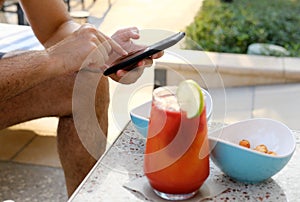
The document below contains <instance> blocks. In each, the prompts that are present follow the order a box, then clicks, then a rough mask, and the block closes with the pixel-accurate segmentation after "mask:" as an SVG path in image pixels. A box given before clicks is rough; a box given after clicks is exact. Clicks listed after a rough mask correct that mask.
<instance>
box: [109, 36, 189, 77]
mask: <svg viewBox="0 0 300 202" xmlns="http://www.w3.org/2000/svg"><path fill="white" fill-rule="evenodd" d="M184 36H185V33H184V32H178V33H176V34H174V35H172V36H170V37H168V38H166V39H163V40H161V41H159V42H157V43H155V44H153V45H151V46H149V47H147V48H146V49H143V50H140V51H137V52H134V53H131V54H129V55H127V56H125V57H123V58H120V59H118V60H117V61H116V62H115V63H114V64H113V65H112V66H111V67H109V68H107V69H106V70H105V71H104V73H103V74H104V75H105V76H108V75H110V74H113V73H115V72H117V71H118V70H120V69H125V70H127V71H129V70H131V69H133V68H135V66H136V64H137V63H138V62H139V61H141V60H143V59H145V58H147V57H150V56H152V55H154V54H155V53H158V52H160V51H162V50H165V49H167V48H169V47H171V46H173V45H175V44H176V43H178V42H179V41H180V40H181V39H182V38H184Z"/></svg>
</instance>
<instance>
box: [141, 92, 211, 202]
mask: <svg viewBox="0 0 300 202" xmlns="http://www.w3.org/2000/svg"><path fill="white" fill-rule="evenodd" d="M175 92H176V87H161V88H157V89H155V90H154V92H153V101H152V109H151V116H150V122H149V129H148V137H147V143H146V149H145V158H144V172H145V175H146V176H147V178H148V180H149V182H150V185H151V186H152V188H153V189H154V191H155V192H156V193H157V194H158V195H159V196H161V197H163V198H165V199H171V200H181V199H187V198H190V197H192V196H194V195H195V194H196V193H197V191H198V189H199V188H200V187H201V185H202V184H203V183H204V181H205V180H206V179H207V177H208V175H209V148H208V139H207V122H206V110H205V107H204V108H203V110H202V112H201V114H200V115H197V116H195V117H192V118H187V114H186V112H185V111H183V110H182V109H180V106H179V104H178V102H177V98H176V96H175Z"/></svg>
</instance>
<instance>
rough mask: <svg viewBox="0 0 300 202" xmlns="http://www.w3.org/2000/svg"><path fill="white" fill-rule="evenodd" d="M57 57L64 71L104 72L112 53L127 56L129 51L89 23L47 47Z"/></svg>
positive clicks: (51, 54)
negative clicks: (85, 70)
mask: <svg viewBox="0 0 300 202" xmlns="http://www.w3.org/2000/svg"><path fill="white" fill-rule="evenodd" d="M47 52H48V53H49V55H50V56H51V57H53V58H55V59H56V61H57V62H58V63H57V64H58V65H57V66H58V67H59V68H60V69H59V70H58V71H61V72H62V73H68V72H76V71H79V70H80V69H87V70H89V71H93V72H103V71H104V70H105V69H106V68H107V66H106V63H107V62H108V60H109V58H110V57H109V55H111V54H112V53H115V54H118V55H120V56H126V55H127V52H126V51H125V50H124V49H123V48H122V47H121V46H120V45H119V44H118V43H116V42H115V41H114V40H113V39H111V38H109V37H107V36H105V35H104V34H102V33H101V32H100V31H98V30H97V29H96V28H95V27H93V26H92V25H89V24H85V25H83V26H81V27H80V28H79V29H78V30H77V31H75V32H74V33H73V34H71V35H70V36H68V37H67V38H65V39H64V40H62V41H60V42H59V43H57V44H56V45H54V46H52V47H50V48H48V49H47Z"/></svg>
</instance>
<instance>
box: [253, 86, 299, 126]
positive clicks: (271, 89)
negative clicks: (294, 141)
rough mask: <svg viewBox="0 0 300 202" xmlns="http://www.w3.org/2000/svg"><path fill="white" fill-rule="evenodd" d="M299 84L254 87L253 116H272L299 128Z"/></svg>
mask: <svg viewBox="0 0 300 202" xmlns="http://www.w3.org/2000/svg"><path fill="white" fill-rule="evenodd" d="M299 103H300V84H286V85H274V86H260V87H256V88H255V96H254V109H253V117H266V118H274V119H276V120H279V121H282V122H284V123H285V124H287V125H288V126H289V127H290V128H292V129H297V130H299V129H300V107H299Z"/></svg>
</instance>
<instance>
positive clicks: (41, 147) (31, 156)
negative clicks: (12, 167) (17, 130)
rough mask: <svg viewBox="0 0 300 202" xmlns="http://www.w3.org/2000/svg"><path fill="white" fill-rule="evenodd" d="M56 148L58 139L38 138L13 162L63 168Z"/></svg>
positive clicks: (49, 137)
mask: <svg viewBox="0 0 300 202" xmlns="http://www.w3.org/2000/svg"><path fill="white" fill-rule="evenodd" d="M56 148H57V147H56V137H51V136H48V137H41V136H36V137H35V138H34V139H33V140H32V141H31V142H30V143H29V144H28V145H27V147H26V148H24V150H23V151H22V152H20V153H19V154H18V155H17V156H16V157H15V158H14V159H13V161H16V162H19V163H29V164H37V165H45V166H52V167H61V164H60V162H59V159H58V154H57V149H56Z"/></svg>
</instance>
